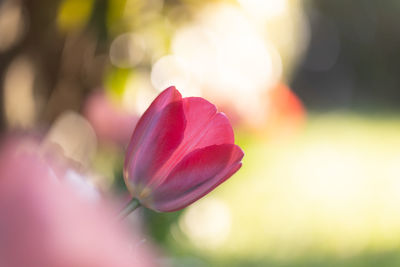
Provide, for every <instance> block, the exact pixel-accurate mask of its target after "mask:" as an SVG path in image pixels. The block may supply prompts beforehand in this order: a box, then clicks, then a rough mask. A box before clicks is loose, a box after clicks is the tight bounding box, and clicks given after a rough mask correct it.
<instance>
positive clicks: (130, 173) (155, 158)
mask: <svg viewBox="0 0 400 267" xmlns="http://www.w3.org/2000/svg"><path fill="white" fill-rule="evenodd" d="M181 99H182V98H181V95H180V93H179V92H178V91H177V90H176V89H175V87H170V88H168V89H166V90H165V91H164V92H162V93H161V94H160V95H159V96H158V97H157V98H156V99H155V100H154V101H153V103H152V104H151V106H150V107H149V108H148V109H147V110H146V112H145V113H144V115H143V116H142V118H141V119H140V121H139V122H138V125H137V126H136V129H135V131H134V133H133V135H132V138H131V142H130V144H129V147H128V149H127V156H126V158H125V166H124V177H125V180H126V183H127V185H128V187H129V185H130V184H138V183H139V184H147V183H148V182H149V179H151V178H152V177H153V174H154V172H156V171H157V170H158V169H159V168H160V167H161V166H162V165H163V164H164V163H165V161H166V160H167V159H168V158H169V157H170V156H171V154H172V153H173V152H174V150H175V149H176V148H177V147H178V146H179V144H180V143H181V141H182V139H183V133H184V129H185V125H186V120H185V115H184V111H183V104H182V100H181Z"/></svg>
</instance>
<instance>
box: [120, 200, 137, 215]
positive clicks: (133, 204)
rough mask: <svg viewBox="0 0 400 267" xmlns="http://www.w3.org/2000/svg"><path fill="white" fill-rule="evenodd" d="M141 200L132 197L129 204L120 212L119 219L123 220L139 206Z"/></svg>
mask: <svg viewBox="0 0 400 267" xmlns="http://www.w3.org/2000/svg"><path fill="white" fill-rule="evenodd" d="M139 206H140V202H139V200H137V199H136V198H132V200H131V201H129V203H128V204H126V206H125V207H124V208H123V209H122V210H121V211H120V213H119V214H118V219H120V220H123V219H124V218H125V217H126V216H128V215H129V214H130V213H131V212H132V211H134V210H135V209H137V208H139Z"/></svg>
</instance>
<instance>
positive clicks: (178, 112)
mask: <svg viewBox="0 0 400 267" xmlns="http://www.w3.org/2000/svg"><path fill="white" fill-rule="evenodd" d="M243 155H244V154H243V151H242V149H241V148H240V147H239V146H237V145H235V144H234V135H233V130H232V126H231V124H230V122H229V120H228V118H227V117H226V116H225V114H223V113H221V112H217V109H216V107H215V106H214V105H213V104H211V103H210V102H208V101H207V100H205V99H203V98H200V97H187V98H182V96H181V94H180V93H179V92H178V91H177V90H176V89H175V87H173V86H171V87H169V88H167V89H166V90H164V91H163V92H162V93H161V94H160V95H159V96H158V97H157V98H156V99H155V100H154V101H153V103H152V104H151V105H150V107H149V108H148V109H147V110H146V112H145V113H144V114H143V116H142V117H141V118H140V120H139V122H138V124H137V125H136V128H135V130H134V132H133V135H132V138H131V141H130V144H129V146H128V149H127V152H126V158H125V165H124V179H125V183H126V185H127V187H128V190H129V191H130V193H131V194H132V196H133V197H134V198H136V199H137V200H139V202H140V204H141V205H143V206H145V207H147V208H150V209H153V210H156V211H160V212H169V211H176V210H179V209H182V208H184V207H186V206H188V205H190V204H191V203H193V202H194V201H196V200H198V199H199V198H201V197H203V196H204V195H206V194H207V193H209V192H210V191H211V190H213V189H214V188H215V187H217V186H218V185H219V184H221V183H222V182H224V181H225V180H227V179H228V178H229V177H230V176H232V175H233V174H234V173H235V172H236V171H238V170H239V169H240V167H241V165H242V163H241V160H242V158H243Z"/></svg>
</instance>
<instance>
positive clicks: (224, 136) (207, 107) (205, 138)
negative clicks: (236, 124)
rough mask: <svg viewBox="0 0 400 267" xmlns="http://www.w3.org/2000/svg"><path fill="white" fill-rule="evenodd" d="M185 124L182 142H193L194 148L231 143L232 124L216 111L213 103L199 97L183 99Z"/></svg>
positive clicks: (232, 137)
mask: <svg viewBox="0 0 400 267" xmlns="http://www.w3.org/2000/svg"><path fill="white" fill-rule="evenodd" d="M182 101H183V108H184V110H185V117H186V120H187V125H186V129H185V137H184V140H183V142H182V143H184V142H185V141H187V142H188V143H191V144H195V145H194V146H193V147H192V148H191V149H190V151H193V150H194V149H196V148H201V147H206V146H211V145H221V144H233V143H234V142H235V139H234V135H233V130H232V126H231V124H230V122H229V120H228V118H227V117H226V116H225V114H223V113H220V112H217V108H216V107H215V105H213V104H211V103H210V102H208V101H207V100H205V99H204V98H201V97H187V98H184V99H183V100H182Z"/></svg>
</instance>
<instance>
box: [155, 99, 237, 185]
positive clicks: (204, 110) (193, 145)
mask: <svg viewBox="0 0 400 267" xmlns="http://www.w3.org/2000/svg"><path fill="white" fill-rule="evenodd" d="M182 102H183V108H184V112H185V118H186V128H185V132H184V137H183V140H182V142H181V143H180V144H179V146H178V147H177V148H176V150H175V151H174V152H173V154H172V155H171V157H170V158H169V159H168V160H167V161H166V162H165V163H164V166H163V167H162V168H160V169H159V171H158V173H157V174H156V176H157V177H158V183H159V184H160V183H162V182H163V181H164V180H165V179H166V178H167V177H168V175H169V173H170V172H171V171H172V169H173V168H174V167H175V166H176V165H177V164H178V163H179V162H180V161H181V160H182V159H183V158H184V157H185V156H186V155H188V154H189V153H190V152H192V151H194V150H196V149H199V148H203V147H207V146H211V145H221V144H233V143H234V134H233V130H232V126H231V124H230V122H229V120H228V118H227V117H226V116H225V114H223V113H220V112H217V108H216V107H215V105H213V104H211V103H210V102H208V101H207V100H205V99H203V98H200V97H188V98H183V99H182ZM153 186H156V185H153Z"/></svg>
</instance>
